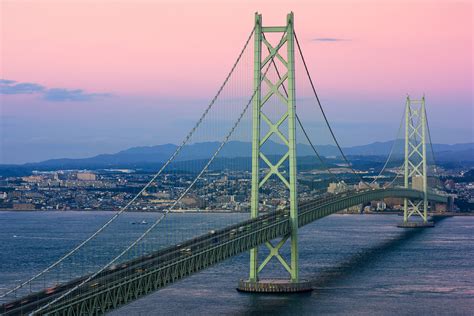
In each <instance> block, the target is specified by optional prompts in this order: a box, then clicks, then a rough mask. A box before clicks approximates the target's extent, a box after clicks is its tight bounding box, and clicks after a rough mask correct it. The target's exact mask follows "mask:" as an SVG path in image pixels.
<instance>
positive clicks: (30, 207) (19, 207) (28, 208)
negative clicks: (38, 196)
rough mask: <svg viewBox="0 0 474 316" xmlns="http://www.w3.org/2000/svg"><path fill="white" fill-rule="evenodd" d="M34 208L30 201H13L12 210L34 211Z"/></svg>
mask: <svg viewBox="0 0 474 316" xmlns="http://www.w3.org/2000/svg"><path fill="white" fill-rule="evenodd" d="M35 209H36V207H35V205H34V204H31V203H14V204H13V210H15V211H34V210H35Z"/></svg>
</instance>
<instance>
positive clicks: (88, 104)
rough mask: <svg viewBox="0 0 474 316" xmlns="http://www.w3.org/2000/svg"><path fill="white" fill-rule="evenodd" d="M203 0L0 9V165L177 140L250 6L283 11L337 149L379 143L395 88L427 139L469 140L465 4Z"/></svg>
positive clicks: (227, 62)
mask: <svg viewBox="0 0 474 316" xmlns="http://www.w3.org/2000/svg"><path fill="white" fill-rule="evenodd" d="M205 3H206V5H203V2H200V3H192V2H187V1H178V2H163V1H160V2H146V1H143V2H138V4H137V3H131V2H107V1H105V2H103V3H96V2H94V3H93V5H87V2H86V3H84V2H82V3H81V2H68V3H58V2H42V3H31V2H22V1H17V2H15V1H11V2H2V4H1V9H2V10H1V11H2V13H1V15H2V40H1V44H2V45H1V55H2V64H1V72H0V77H1V78H2V79H3V81H1V82H0V86H1V90H0V91H1V94H0V102H1V105H2V106H1V108H2V109H1V111H2V119H1V120H2V124H1V125H2V136H1V147H2V150H1V152H2V153H1V155H0V163H22V162H27V161H38V160H45V159H50V158H63V157H71V158H80V157H87V156H92V155H95V154H101V153H113V152H117V151H119V150H123V149H126V148H129V147H134V146H147V145H148V146H151V145H157V144H164V143H179V142H180V141H181V139H182V138H183V137H184V136H185V133H186V132H187V130H189V129H190V128H191V126H192V124H193V123H194V121H195V120H197V118H198V117H199V115H200V113H201V112H202V110H203V109H204V107H205V106H206V104H207V103H208V102H209V100H210V99H211V98H212V96H213V94H214V93H215V91H216V89H217V87H218V85H219V83H220V82H221V81H222V79H223V78H224V77H225V75H226V73H227V71H228V70H229V68H230V67H231V62H232V60H233V59H234V58H235V57H236V56H235V54H236V51H238V50H239V49H240V48H241V47H242V45H243V43H244V41H245V39H246V36H247V35H248V32H249V31H250V29H248V30H246V31H242V25H251V24H252V23H253V18H254V16H253V14H254V12H255V11H257V10H258V11H260V12H263V13H264V15H265V21H264V22H265V23H268V24H280V23H281V22H283V21H282V16H284V14H283V13H285V12H287V11H289V10H290V9H291V10H293V11H294V12H295V16H296V17H297V24H296V26H295V27H296V30H297V33H298V37H299V38H300V40H301V43H302V46H303V49H304V51H305V53H306V55H307V56H308V57H307V58H308V64H309V67H310V68H311V69H310V70H311V72H312V73H313V74H314V76H315V80H316V84H317V88H318V91H319V93H320V96H321V98H322V101H323V105H324V106H325V109H326V111H327V113H328V116H329V118H330V121H331V122H332V123H333V126H334V130H335V132H336V134H337V136H338V138H339V139H340V141H341V144H342V145H343V146H353V145H362V144H367V143H371V142H373V141H386V140H391V139H393V138H394V136H395V135H394V131H395V130H396V128H397V127H398V123H399V118H400V117H401V115H402V112H403V106H404V99H405V97H406V94H407V93H408V94H410V95H411V96H412V97H414V98H419V97H421V96H422V95H423V94H425V95H426V97H427V108H428V116H429V117H430V124H431V126H432V130H433V142H435V143H462V142H472V141H473V130H472V121H473V113H472V28H471V27H470V26H471V25H470V24H472V10H471V9H472V5H471V4H470V3H469V2H456V3H451V2H449V1H416V2H395V1H387V2H386V3H384V4H383V5H382V6H377V7H374V6H373V5H371V3H370V2H365V1H362V2H360V1H358V2H357V1H337V2H331V3H330V2H321V3H311V2H305V1H300V2H296V3H291V8H289V5H287V4H284V3H283V2H279V3H278V4H279V5H278V6H275V5H273V2H268V1H260V2H258V3H257V5H255V6H249V5H248V3H247V2H245V1H244V2H236V1H232V2H228V3H226V4H225V5H224V4H221V3H219V2H214V1H208V2H205ZM354 3H357V5H354ZM210 7H213V8H214V9H209V8H210ZM217 12H218V13H219V14H217ZM124 15H125V16H126V17H127V19H124V18H123V17H124ZM177 16H179V17H180V18H179V19H178V20H177V19H176V17H177ZM420 19H422V20H423V23H420ZM105 20H106V21H107V23H104V21H105ZM440 20H442V21H443V23H440ZM31 25H34V26H35V27H34V28H32V27H31ZM196 25H197V26H199V27H198V28H197V29H193V27H194V26H196ZM195 33H197V34H201V35H199V36H194V35H193V34H195ZM204 34H205V36H204ZM27 48H28V49H27ZM249 81H251V78H249ZM300 91H301V92H299V93H300V94H299V95H298V97H299V98H301V99H304V98H305V97H306V94H308V95H309V93H307V91H305V90H304V89H302V90H300ZM381 113H383V115H380V114H381ZM162 117H167V118H169V119H168V120H166V121H164V120H162V119H160V118H162ZM394 118H396V119H394ZM158 122H159V124H158ZM177 125H178V126H179V129H178V130H176V126H177ZM319 143H324V140H322V141H320V142H319Z"/></svg>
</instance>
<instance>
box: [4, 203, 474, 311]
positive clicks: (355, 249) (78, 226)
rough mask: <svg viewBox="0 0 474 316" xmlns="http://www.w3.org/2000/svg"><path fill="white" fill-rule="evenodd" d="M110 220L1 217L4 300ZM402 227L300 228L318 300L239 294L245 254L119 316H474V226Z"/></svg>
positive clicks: (336, 223)
mask: <svg viewBox="0 0 474 316" xmlns="http://www.w3.org/2000/svg"><path fill="white" fill-rule="evenodd" d="M111 215H112V214H111V213H108V212H36V213H35V212H16V213H15V212H0V292H3V290H4V289H5V288H9V287H10V286H11V285H12V284H15V283H16V282H18V281H19V280H23V279H25V278H27V277H29V276H31V275H32V274H33V273H35V272H38V271H39V270H40V269H42V268H44V267H46V266H47V265H48V264H50V263H52V262H54V260H55V259H57V258H58V257H59V256H60V255H62V254H64V253H65V252H66V251H67V250H68V249H70V248H71V247H72V246H73V245H76V244H77V243H78V242H79V241H81V240H82V239H83V238H85V237H86V236H88V235H89V234H90V233H91V232H93V231H94V230H95V229H97V227H99V226H100V225H101V224H103V223H104V222H105V221H106V220H107V219H108V218H110V216H111ZM127 216H128V217H127V220H126V221H125V222H124V224H123V225H124V226H123V227H125V228H126V229H128V230H132V229H137V230H139V229H143V228H144V227H145V226H146V225H147V224H143V225H131V224H132V223H139V222H141V221H146V222H147V223H148V224H149V223H151V222H152V221H153V220H154V219H156V218H157V216H159V215H158V214H149V213H131V214H127ZM244 217H245V215H244V214H205V215H203V214H175V215H173V221H172V222H173V226H172V228H173V231H174V234H181V237H182V238H186V237H187V236H190V235H194V234H195V233H196V232H197V231H198V230H196V229H195V227H197V226H202V230H206V229H208V227H211V226H212V225H214V221H215V220H216V219H217V221H220V223H221V224H223V223H229V222H232V221H236V220H239V219H242V218H244ZM400 220H401V217H399V216H397V215H332V216H329V217H326V218H323V219H321V220H318V221H316V222H314V223H312V224H310V225H307V226H305V227H303V228H301V229H300V234H299V245H300V275H301V277H302V278H304V279H307V280H311V281H312V282H313V285H314V291H313V292H312V293H310V294H291V295H255V294H243V293H239V292H237V291H236V290H235V287H236V285H237V282H238V280H239V279H240V278H245V277H246V276H247V274H248V254H242V255H239V256H237V257H234V258H231V259H229V260H227V261H225V262H223V263H221V264H219V265H216V266H214V267H212V268H209V269H207V270H205V271H203V272H201V273H199V274H196V275H193V276H191V277H189V278H187V279H185V280H182V281H180V282H178V283H176V284H174V285H171V286H169V287H167V288H165V289H163V290H160V291H157V292H155V293H153V294H151V295H149V296H147V297H145V298H143V299H141V300H138V301H135V302H133V303H131V304H129V305H127V306H125V307H123V308H121V309H119V310H116V311H114V312H113V313H111V315H327V314H330V315H413V314H415V315H474V217H451V218H445V219H441V220H439V221H437V223H436V227H435V228H427V229H416V230H410V229H400V228H397V227H396V224H397V222H399V221H400ZM142 226H143V227H142ZM170 227H171V226H170ZM125 228H124V229H125ZM122 232H124V231H123V230H122ZM122 235H125V234H122ZM117 236H120V234H117ZM157 236H158V237H159V235H157ZM119 239H120V238H118V239H117V243H118V242H119ZM113 242H114V241H113V239H112V240H110V239H109V240H108V242H107V243H106V245H108V246H104V247H113ZM284 255H287V253H286V251H284ZM271 263H272V264H271V265H269V266H268V267H267V268H266V269H265V270H264V272H265V273H264V277H283V276H284V275H285V274H284V271H283V270H282V268H281V267H279V266H278V265H277V264H276V259H272V261H271Z"/></svg>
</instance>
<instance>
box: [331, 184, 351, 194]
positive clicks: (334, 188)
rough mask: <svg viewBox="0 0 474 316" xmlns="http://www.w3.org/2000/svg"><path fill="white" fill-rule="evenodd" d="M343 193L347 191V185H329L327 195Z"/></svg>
mask: <svg viewBox="0 0 474 316" xmlns="http://www.w3.org/2000/svg"><path fill="white" fill-rule="evenodd" d="M344 191H347V184H346V183H345V182H344V181H340V182H337V183H336V182H331V183H329V186H328V193H332V194H335V193H340V192H344Z"/></svg>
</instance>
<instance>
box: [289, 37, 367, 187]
mask: <svg viewBox="0 0 474 316" xmlns="http://www.w3.org/2000/svg"><path fill="white" fill-rule="evenodd" d="M295 40H296V45H297V46H298V51H299V53H300V56H301V60H302V61H303V65H304V68H305V70H306V74H307V75H308V79H309V82H310V84H311V88H312V89H313V93H314V96H315V97H316V101H317V103H318V105H319V109H320V110H321V113H322V114H323V117H324V120H325V122H326V125H327V127H328V129H329V132H330V133H331V136H332V138H333V139H334V142H335V143H336V146H337V148H338V149H339V152H340V153H341V156H342V158H343V159H344V161H345V162H346V164H347V165H348V166H349V168H350V169H351V170H352V173H353V174H354V175H356V176H357V177H358V178H359V179H360V181H361V182H362V183H364V184H365V185H366V186H367V187H368V188H370V185H369V184H368V183H367V182H366V181H365V180H364V179H363V178H362V177H361V176H360V174H358V173H357V172H356V171H355V170H354V168H353V167H352V164H351V163H350V162H349V159H347V157H346V155H345V154H344V152H343V151H342V148H341V146H340V145H339V142H338V141H337V139H336V135H335V134H334V131H333V130H332V128H331V125H330V124H329V120H328V118H327V116H326V113H325V112H324V109H323V106H322V104H321V101H320V100H319V96H318V93H317V92H316V88H315V87H314V83H313V79H312V78H311V74H310V73H309V69H308V66H307V65H306V61H305V59H304V56H303V51H302V50H301V46H300V43H299V41H298V37H297V36H296V32H295Z"/></svg>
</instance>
